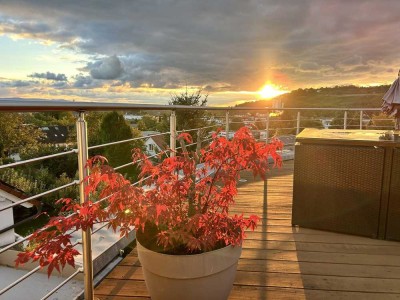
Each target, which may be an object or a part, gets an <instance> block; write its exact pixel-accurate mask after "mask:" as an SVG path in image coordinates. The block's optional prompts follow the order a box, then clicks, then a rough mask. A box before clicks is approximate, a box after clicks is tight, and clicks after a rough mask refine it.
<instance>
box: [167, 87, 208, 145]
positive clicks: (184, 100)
mask: <svg viewBox="0 0 400 300" xmlns="http://www.w3.org/2000/svg"><path fill="white" fill-rule="evenodd" d="M207 98H208V95H207V94H206V95H204V96H203V95H202V94H201V90H197V91H196V92H194V93H193V94H189V93H188V90H187V89H186V91H185V92H184V93H181V94H179V95H173V96H172V98H171V101H169V102H168V104H169V105H188V106H206V105H207ZM206 125H208V123H207V121H206V120H205V111H204V110H198V109H191V110H178V111H177V112H176V127H177V130H184V129H186V130H187V129H192V128H200V127H204V126H206ZM193 139H194V140H196V137H195V136H194V137H193Z"/></svg>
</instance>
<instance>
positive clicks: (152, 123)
mask: <svg viewBox="0 0 400 300" xmlns="http://www.w3.org/2000/svg"><path fill="white" fill-rule="evenodd" d="M138 129H139V130H141V131H146V130H157V120H156V118H155V117H154V116H151V115H144V116H143V117H142V119H141V120H140V121H139V122H138Z"/></svg>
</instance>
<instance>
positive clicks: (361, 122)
mask: <svg viewBox="0 0 400 300" xmlns="http://www.w3.org/2000/svg"><path fill="white" fill-rule="evenodd" d="M363 116H364V112H363V111H362V110H360V130H362V129H363Z"/></svg>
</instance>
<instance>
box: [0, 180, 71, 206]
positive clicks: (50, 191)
mask: <svg viewBox="0 0 400 300" xmlns="http://www.w3.org/2000/svg"><path fill="white" fill-rule="evenodd" d="M78 184H79V181H78V180H74V181H73V182H70V183H67V184H64V185H61V186H59V187H56V188H54V189H51V190H48V191H45V192H43V193H40V194H36V195H34V196H31V197H28V198H25V199H23V200H21V201H17V202H14V203H12V204H9V205H7V206H4V207H1V208H0V212H1V211H3V210H6V209H9V208H13V207H15V206H17V205H20V204H22V203H26V202H29V201H32V200H34V199H37V198H40V197H43V196H46V195H49V194H51V193H54V192H57V191H59V190H62V189H65V188H67V187H70V186H73V185H78Z"/></svg>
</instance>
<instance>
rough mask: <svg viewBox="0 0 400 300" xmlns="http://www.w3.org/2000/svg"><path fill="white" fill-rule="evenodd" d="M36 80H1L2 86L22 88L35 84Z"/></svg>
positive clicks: (0, 85)
mask: <svg viewBox="0 0 400 300" xmlns="http://www.w3.org/2000/svg"><path fill="white" fill-rule="evenodd" d="M35 83H36V82H34V81H28V80H10V79H4V80H0V87H2V88H21V87H29V86H32V85H34V84H35Z"/></svg>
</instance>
